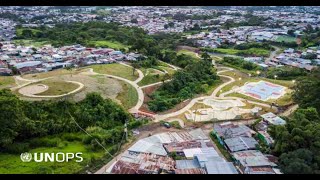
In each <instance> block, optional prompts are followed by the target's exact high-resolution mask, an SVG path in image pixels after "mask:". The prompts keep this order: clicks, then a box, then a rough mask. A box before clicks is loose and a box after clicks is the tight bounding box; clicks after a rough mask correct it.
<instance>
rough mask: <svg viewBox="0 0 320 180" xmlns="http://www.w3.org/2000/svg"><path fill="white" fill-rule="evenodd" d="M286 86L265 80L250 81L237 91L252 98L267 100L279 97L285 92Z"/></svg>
mask: <svg viewBox="0 0 320 180" xmlns="http://www.w3.org/2000/svg"><path fill="white" fill-rule="evenodd" d="M285 90H286V87H284V86H280V85H277V84H273V83H270V82H266V81H259V82H250V83H246V84H245V85H244V86H242V87H240V88H239V93H241V94H244V95H246V96H250V97H252V98H255V99H258V100H261V101H267V100H269V99H279V98H280V97H281V96H283V95H284V94H285V93H286V91H285Z"/></svg>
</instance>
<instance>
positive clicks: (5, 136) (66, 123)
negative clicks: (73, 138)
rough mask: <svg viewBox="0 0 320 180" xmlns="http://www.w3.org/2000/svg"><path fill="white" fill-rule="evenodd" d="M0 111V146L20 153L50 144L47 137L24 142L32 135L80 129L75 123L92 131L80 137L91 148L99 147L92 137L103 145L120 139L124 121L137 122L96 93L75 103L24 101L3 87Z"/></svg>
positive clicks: (131, 123)
mask: <svg viewBox="0 0 320 180" xmlns="http://www.w3.org/2000/svg"><path fill="white" fill-rule="evenodd" d="M0 111H1V112H2V113H0V123H1V125H2V128H1V129H0V147H1V148H0V149H1V150H2V151H5V152H9V153H21V152H23V151H28V150H29V149H30V147H32V148H34V147H35V146H38V145H42V144H43V143H47V144H50V143H51V140H50V139H48V141H42V142H39V143H33V144H32V143H24V142H26V141H28V140H30V139H32V138H39V137H46V136H48V135H56V134H63V133H77V132H81V129H80V128H79V127H78V126H77V124H76V123H75V122H77V123H78V125H79V126H80V127H81V128H83V129H87V131H90V132H91V133H92V134H93V137H91V136H87V135H86V136H84V138H83V143H85V144H88V145H90V146H92V148H93V149H97V148H99V147H98V146H97V142H96V141H95V140H94V139H98V140H99V142H100V143H101V144H104V145H114V144H117V143H118V142H120V140H121V138H122V135H123V130H124V126H123V125H124V123H125V122H129V128H133V127H135V126H138V125H139V123H141V122H139V121H134V119H133V118H132V116H131V115H130V114H129V113H127V112H126V111H125V110H124V109H123V108H122V107H121V106H120V105H118V104H116V103H115V102H113V101H111V100H110V99H106V100H104V99H103V98H102V97H101V96H100V95H99V94H97V93H90V94H87V96H86V98H85V99H84V100H82V101H80V102H77V103H72V102H68V101H65V100H61V101H39V102H38V101H36V102H28V101H22V100H19V99H18V97H17V96H15V95H13V94H12V93H11V92H10V91H9V90H6V89H5V90H1V91H0ZM41 143H42V144H41ZM52 143H56V142H52Z"/></svg>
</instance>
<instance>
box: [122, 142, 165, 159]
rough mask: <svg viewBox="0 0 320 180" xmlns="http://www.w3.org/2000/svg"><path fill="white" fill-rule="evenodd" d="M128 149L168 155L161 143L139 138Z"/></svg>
mask: <svg viewBox="0 0 320 180" xmlns="http://www.w3.org/2000/svg"><path fill="white" fill-rule="evenodd" d="M128 151H133V152H141V153H153V154H157V155H162V156H166V155H167V152H166V150H165V149H164V148H163V146H162V144H161V143H150V142H148V141H145V140H144V139H141V140H139V141H138V142H136V143H135V144H134V145H132V146H131V147H130V148H129V149H128Z"/></svg>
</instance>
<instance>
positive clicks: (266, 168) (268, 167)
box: [232, 150, 277, 174]
mask: <svg viewBox="0 0 320 180" xmlns="http://www.w3.org/2000/svg"><path fill="white" fill-rule="evenodd" d="M232 156H233V158H234V159H235V162H236V164H237V165H239V167H240V170H241V171H242V173H244V174H254V173H258V174H275V172H274V171H273V169H272V168H274V167H276V166H277V165H276V164H275V163H274V162H272V161H270V160H269V159H268V158H267V157H266V156H265V155H263V154H262V153H261V152H260V151H258V150H249V151H239V152H235V153H232Z"/></svg>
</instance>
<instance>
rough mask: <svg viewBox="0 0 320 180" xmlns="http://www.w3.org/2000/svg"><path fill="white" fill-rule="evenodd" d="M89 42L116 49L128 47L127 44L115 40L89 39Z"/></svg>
mask: <svg viewBox="0 0 320 180" xmlns="http://www.w3.org/2000/svg"><path fill="white" fill-rule="evenodd" d="M89 44H93V45H94V46H95V47H105V48H112V49H116V50H120V49H129V46H127V45H124V44H122V43H120V42H117V41H90V42H89Z"/></svg>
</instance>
